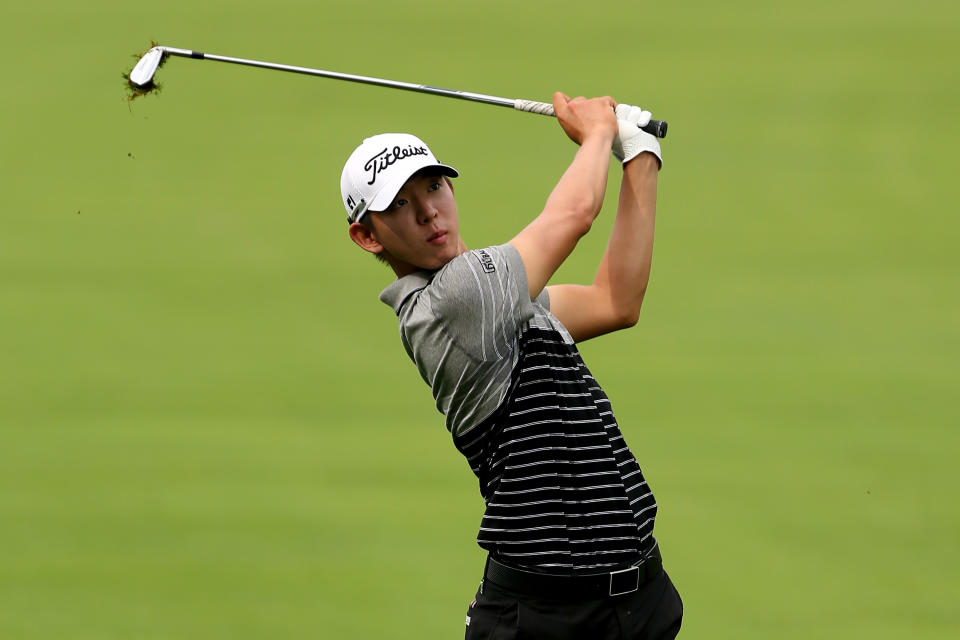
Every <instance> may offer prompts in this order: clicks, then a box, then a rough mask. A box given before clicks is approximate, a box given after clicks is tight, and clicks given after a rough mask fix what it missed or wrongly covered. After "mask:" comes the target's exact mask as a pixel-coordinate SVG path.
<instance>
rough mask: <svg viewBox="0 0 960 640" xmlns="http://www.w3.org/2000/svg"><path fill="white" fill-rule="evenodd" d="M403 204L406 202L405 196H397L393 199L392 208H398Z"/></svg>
mask: <svg viewBox="0 0 960 640" xmlns="http://www.w3.org/2000/svg"><path fill="white" fill-rule="evenodd" d="M405 204H407V200H406V199H405V198H397V199H396V200H395V201H394V203H393V208H394V209H399V208H400V207H402V206H403V205H405Z"/></svg>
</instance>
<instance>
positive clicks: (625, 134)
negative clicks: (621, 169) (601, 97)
mask: <svg viewBox="0 0 960 640" xmlns="http://www.w3.org/2000/svg"><path fill="white" fill-rule="evenodd" d="M616 114H617V128H618V129H619V131H618V133H617V137H616V138H615V139H614V141H613V155H614V156H615V157H616V158H617V160H619V161H620V162H622V163H623V164H627V163H628V162H630V161H631V160H633V159H634V158H636V157H637V156H638V155H640V154H641V153H643V152H644V151H646V152H649V153H652V154H653V155H655V156H656V157H657V162H659V164H660V166H663V158H662V157H661V155H660V141H659V140H657V138H656V136H653V135H650V134H649V133H647V132H646V131H644V130H643V129H641V128H640V127H643V126H646V125H647V123H649V122H650V112H649V111H644V110H643V109H641V108H640V107H633V106H630V105H629V104H618V105H617V106H616Z"/></svg>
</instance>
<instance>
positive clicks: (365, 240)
mask: <svg viewBox="0 0 960 640" xmlns="http://www.w3.org/2000/svg"><path fill="white" fill-rule="evenodd" d="M348 233H349V234H350V239H351V240H353V241H354V242H355V243H356V244H357V246H358V247H360V248H361V249H363V250H364V251H369V252H370V253H376V254H378V255H379V254H380V253H381V252H382V251H383V245H382V244H380V241H379V240H377V236H376V234H374V233H373V229H371V228H370V227H368V226H367V225H365V224H363V223H362V222H352V223H351V224H350V228H349V229H348Z"/></svg>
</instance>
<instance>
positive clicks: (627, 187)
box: [594, 153, 659, 325]
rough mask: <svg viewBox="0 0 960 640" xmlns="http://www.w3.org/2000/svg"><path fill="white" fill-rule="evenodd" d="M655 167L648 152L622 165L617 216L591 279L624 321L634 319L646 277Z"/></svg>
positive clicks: (650, 254) (654, 205)
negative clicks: (597, 267) (604, 292)
mask: <svg viewBox="0 0 960 640" xmlns="http://www.w3.org/2000/svg"><path fill="white" fill-rule="evenodd" d="M658 167H659V165H658V162H657V159H656V157H654V156H653V155H652V154H650V153H643V154H640V155H639V156H637V157H636V158H634V159H633V160H631V161H630V162H628V163H627V164H626V165H625V166H624V171H623V182H622V184H621V185H620V201H619V204H618V206H617V217H616V220H615V221H614V223H613V232H612V233H611V235H610V241H609V242H608V243H607V249H606V252H605V253H604V255H603V259H602V260H601V262H600V268H599V269H598V270H597V275H596V278H595V280H594V285H595V286H598V287H601V288H602V289H605V290H606V291H607V292H608V294H609V296H610V302H611V305H612V306H613V307H614V308H615V309H616V310H617V315H619V316H621V317H623V318H624V323H625V324H627V325H632V324H635V323H636V321H637V318H638V317H639V314H640V306H641V304H642V303H643V296H644V294H645V293H646V290H647V282H648V280H649V279H650V265H651V262H652V258H653V235H654V220H655V217H656V209H657V171H658Z"/></svg>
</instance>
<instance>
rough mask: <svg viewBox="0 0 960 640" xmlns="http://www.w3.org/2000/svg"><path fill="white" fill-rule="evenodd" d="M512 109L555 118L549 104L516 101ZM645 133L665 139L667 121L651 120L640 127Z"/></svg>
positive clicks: (551, 106)
mask: <svg viewBox="0 0 960 640" xmlns="http://www.w3.org/2000/svg"><path fill="white" fill-rule="evenodd" d="M513 108H514V109H517V110H518V111H529V112H530V113H539V114H541V115H545V116H555V115H557V114H556V113H554V112H553V105H552V104H550V103H549V102H537V101H535V100H517V101H515V102H514V103H513ZM641 129H643V130H644V131H646V132H647V133H649V134H651V135H654V136H657V137H658V138H666V137H667V121H666V120H651V121H650V122H648V123H647V124H646V125H645V126H643V127H641Z"/></svg>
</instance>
